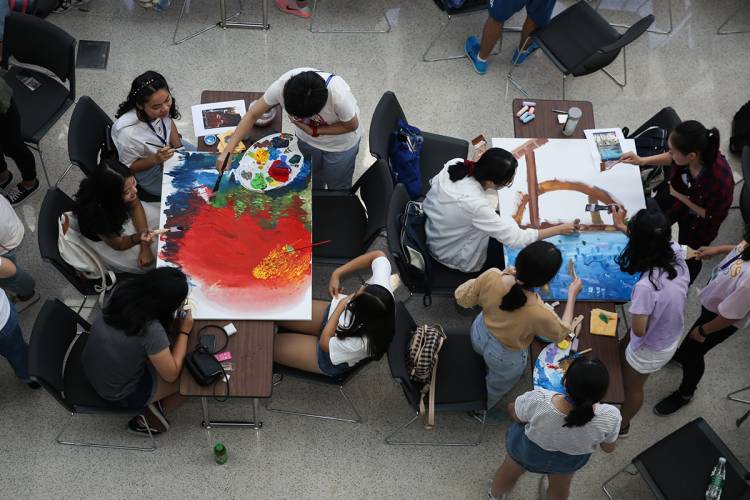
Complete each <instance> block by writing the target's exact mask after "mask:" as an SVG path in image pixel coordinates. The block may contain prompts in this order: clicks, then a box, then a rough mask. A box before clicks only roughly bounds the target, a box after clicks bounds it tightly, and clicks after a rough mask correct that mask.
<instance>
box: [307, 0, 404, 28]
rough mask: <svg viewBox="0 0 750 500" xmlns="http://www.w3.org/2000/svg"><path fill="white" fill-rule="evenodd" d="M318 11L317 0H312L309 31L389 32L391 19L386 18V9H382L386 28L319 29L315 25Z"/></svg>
mask: <svg viewBox="0 0 750 500" xmlns="http://www.w3.org/2000/svg"><path fill="white" fill-rule="evenodd" d="M317 11H318V0H315V1H314V2H313V8H312V16H311V18H310V26H309V27H308V29H309V30H310V33H328V34H330V33H390V32H391V20H390V19H388V14H387V12H386V11H383V19H385V23H386V24H387V25H388V28H386V29H384V30H354V29H346V28H343V29H340V30H324V29H319V28H316V27H315V20H316V19H317V16H316V15H315V14H316V13H317Z"/></svg>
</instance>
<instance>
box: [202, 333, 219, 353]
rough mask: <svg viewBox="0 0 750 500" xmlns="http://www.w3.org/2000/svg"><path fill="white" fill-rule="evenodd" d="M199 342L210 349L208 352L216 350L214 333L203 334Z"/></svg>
mask: <svg viewBox="0 0 750 500" xmlns="http://www.w3.org/2000/svg"><path fill="white" fill-rule="evenodd" d="M198 342H200V345H202V346H203V347H205V348H206V349H208V352H214V343H215V342H216V337H215V336H213V335H201V336H200V338H199V339H198Z"/></svg>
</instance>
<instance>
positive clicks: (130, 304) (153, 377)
mask: <svg viewBox="0 0 750 500" xmlns="http://www.w3.org/2000/svg"><path fill="white" fill-rule="evenodd" d="M187 295H188V283H187V277H186V276H185V275H184V274H183V273H182V271H180V270H179V269H175V268H172V267H161V268H159V269H154V270H153V271H149V272H148V273H146V274H143V275H140V276H135V277H133V278H130V279H128V280H124V281H122V282H121V283H120V284H118V285H117V286H116V287H115V289H114V290H113V291H112V294H111V295H110V297H109V300H108V301H107V303H106V304H105V306H104V308H103V309H102V312H101V313H100V314H99V316H97V318H96V320H95V321H94V323H93V325H91V331H90V332H89V336H88V337H89V339H88V342H87V343H86V347H85V348H84V349H83V354H82V357H81V362H82V365H83V371H84V373H85V374H86V377H88V379H89V382H91V385H92V386H93V388H94V390H95V391H96V392H97V394H99V396H101V397H102V398H104V399H106V400H108V401H111V402H112V403H114V404H116V405H119V406H122V407H123V408H133V409H138V408H144V407H146V406H147V405H148V409H149V411H148V412H146V415H145V420H146V421H147V422H148V426H149V427H151V433H152V434H159V433H161V432H164V431H166V430H167V429H169V422H168V421H167V419H166V417H165V414H166V413H167V412H169V411H171V410H173V409H174V408H176V407H178V406H179V405H180V404H182V402H183V398H182V396H180V394H179V387H180V383H179V377H180V372H181V371H182V364H183V362H184V361H185V354H186V353H187V343H188V337H189V336H190V331H191V330H192V328H193V317H192V315H191V314H190V311H187V314H186V315H185V317H184V318H180V317H177V318H176V319H175V317H176V315H177V312H178V310H180V308H181V307H182V304H183V303H184V302H185V299H186V298H187ZM167 332H170V333H177V336H176V338H175V339H174V341H173V342H172V346H171V348H170V339H169V337H168V333H167ZM155 402H159V403H161V404H160V405H154V404H151V403H155ZM128 428H129V429H130V430H131V431H133V432H137V433H143V434H147V433H148V428H147V427H146V425H145V424H144V421H143V419H140V418H138V417H134V418H133V419H131V420H130V422H129V423H128Z"/></svg>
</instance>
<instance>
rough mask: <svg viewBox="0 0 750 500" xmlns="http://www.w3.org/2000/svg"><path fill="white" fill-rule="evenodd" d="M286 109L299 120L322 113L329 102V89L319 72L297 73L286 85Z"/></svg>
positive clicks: (284, 91) (284, 92)
mask: <svg viewBox="0 0 750 500" xmlns="http://www.w3.org/2000/svg"><path fill="white" fill-rule="evenodd" d="M283 96H284V109H285V110H286V112H287V113H289V114H290V115H292V116H295V117H297V118H309V117H311V116H313V115H316V114H318V113H320V111H321V110H322V109H323V107H324V106H325V105H326V102H328V88H327V87H326V82H325V80H323V77H322V76H320V75H319V74H318V72H317V71H303V72H302V73H297V74H296V75H294V76H293V77H291V78H290V79H289V80H287V81H286V83H285V84H284V90H283Z"/></svg>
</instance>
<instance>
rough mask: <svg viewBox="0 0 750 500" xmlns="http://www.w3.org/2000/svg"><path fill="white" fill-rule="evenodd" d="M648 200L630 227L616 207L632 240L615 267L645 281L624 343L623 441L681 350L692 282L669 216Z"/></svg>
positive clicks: (638, 287) (633, 300) (634, 299)
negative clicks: (658, 376)
mask: <svg viewBox="0 0 750 500" xmlns="http://www.w3.org/2000/svg"><path fill="white" fill-rule="evenodd" d="M648 201H649V203H647V208H646V209H644V210H640V211H638V213H636V214H635V216H634V217H633V218H632V219H630V221H629V223H628V224H627V226H626V225H625V222H624V221H625V215H626V212H625V210H624V209H621V208H619V207H617V208H616V209H615V211H614V212H613V219H614V222H615V226H616V227H617V228H618V229H620V230H621V231H622V232H623V233H625V234H626V235H628V238H629V239H628V244H627V245H626V246H625V249H624V250H623V251H622V253H621V254H620V255H619V256H618V257H617V259H616V262H617V263H618V264H619V265H620V269H621V270H622V271H623V272H626V273H628V274H638V275H639V277H640V278H639V280H638V281H637V282H636V284H635V286H633V292H632V294H631V297H630V307H629V311H630V325H631V329H630V332H629V338H628V340H627V342H622V343H621V344H620V345H621V346H625V345H627V347H625V348H624V350H623V352H622V357H623V361H622V371H623V382H624V385H625V401H624V402H623V404H622V409H621V412H622V425H621V426H620V437H622V438H624V437H627V436H628V433H629V431H630V422H631V420H632V419H633V417H635V415H637V414H638V411H639V410H640V409H641V406H642V405H643V387H644V385H645V384H646V380H647V379H648V377H649V375H651V374H652V373H656V372H657V371H659V370H660V369H661V368H662V367H663V366H664V365H666V364H667V363H668V362H669V360H670V359H672V356H673V355H674V353H675V351H677V348H678V347H679V345H680V341H681V340H682V330H683V327H684V314H685V301H686V300H687V291H688V286H689V283H690V273H689V272H688V268H687V264H686V263H685V256H684V255H683V250H682V248H680V246H679V245H678V244H677V243H675V242H674V241H672V233H671V231H670V227H669V222H668V220H667V218H666V216H664V214H663V213H662V212H661V210H659V207H658V206H656V202H654V201H653V200H648Z"/></svg>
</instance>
